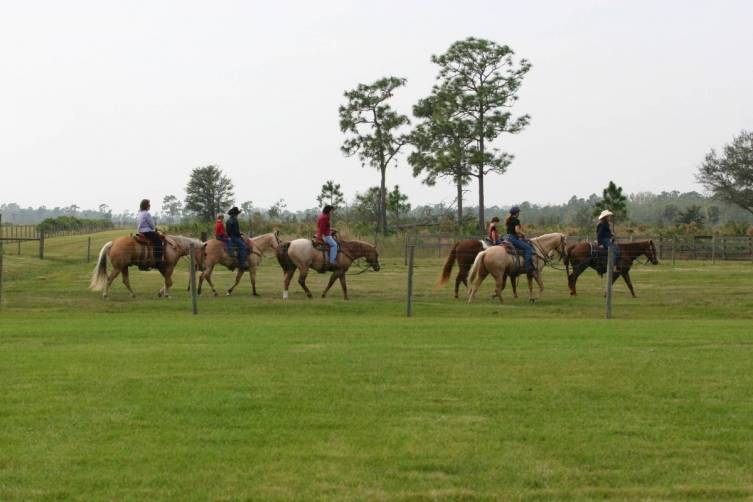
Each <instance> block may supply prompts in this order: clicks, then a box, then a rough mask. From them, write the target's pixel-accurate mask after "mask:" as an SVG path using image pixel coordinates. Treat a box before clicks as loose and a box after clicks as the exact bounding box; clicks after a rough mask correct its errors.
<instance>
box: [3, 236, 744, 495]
mask: <svg viewBox="0 0 753 502" xmlns="http://www.w3.org/2000/svg"><path fill="white" fill-rule="evenodd" d="M112 235H113V234H97V235H95V236H94V243H95V247H96V250H97V251H98V250H99V247H100V246H101V245H102V243H103V242H105V241H106V240H108V239H109V238H111V237H112ZM85 243H86V237H85V236H83V237H66V238H59V239H51V240H50V241H49V242H48V246H47V258H46V259H45V260H44V261H41V262H40V261H39V260H38V259H36V258H33V257H32V255H33V247H34V246H33V245H32V244H27V245H26V246H28V248H26V247H25V248H24V250H23V255H22V256H21V257H16V256H13V255H8V254H6V255H5V257H4V269H5V277H4V284H3V299H2V310H1V311H0V379H1V380H0V381H2V387H1V389H2V390H0V499H2V500H28V499H69V498H73V499H82V500H100V499H117V500H122V499H140V500H143V499H175V500H187V499H188V500H193V499H201V500H205V499H221V500H237V499H292V498H295V499H390V500H391V499H410V500H413V499H419V500H421V499H500V498H501V499H542V500H543V499H595V498H614V499H629V498H636V499H688V498H692V499H696V498H708V499H749V498H751V497H753V441H752V440H751V438H753V372H752V371H751V368H753V363H752V362H751V361H753V288H751V285H752V284H753V264H751V263H734V264H733V263H723V264H716V265H713V266H712V265H711V264H708V263H700V262H678V263H677V264H676V266H674V267H672V266H671V265H670V264H665V263H662V264H661V265H659V266H656V267H654V266H642V265H639V266H637V267H636V268H635V270H634V273H633V282H634V284H635V286H636V291H637V293H638V295H639V298H637V299H632V298H630V296H629V293H628V291H627V288H626V287H625V286H624V284H622V283H620V282H618V285H617V287H616V289H615V300H614V312H615V319H613V320H610V321H606V320H603V319H602V318H603V315H604V300H603V298H602V296H601V292H602V289H601V286H602V283H601V281H600V280H599V279H598V278H597V277H596V275H595V274H594V273H593V272H592V271H589V272H587V273H586V274H584V276H583V277H582V279H581V281H579V295H578V297H576V298H571V297H570V296H569V295H568V293H567V291H566V285H565V277H564V273H563V272H559V271H556V270H547V271H546V273H545V275H544V281H545V283H546V286H547V289H546V290H545V291H544V293H543V296H542V298H541V300H540V301H539V303H537V304H535V305H530V304H528V302H527V301H526V299H525V298H524V296H523V297H521V298H519V299H517V300H513V299H512V298H511V297H510V294H509V290H506V291H505V293H506V304H505V305H499V304H498V303H497V302H496V300H494V301H492V300H490V299H489V293H490V292H491V289H492V286H491V282H490V281H487V283H486V284H485V285H484V288H483V289H482V294H480V295H479V298H478V299H477V301H476V302H475V303H474V304H472V305H468V304H466V303H465V302H464V301H462V300H453V299H452V298H451V291H450V290H449V288H447V289H441V290H437V289H435V288H434V286H433V284H434V282H435V280H436V278H437V275H438V273H439V269H440V267H441V261H440V260H439V259H437V258H433V259H421V260H419V262H418V266H417V268H416V276H415V281H416V295H415V306H414V312H415V317H414V318H412V319H406V318H405V284H406V269H405V267H404V266H403V261H402V257H398V256H395V257H385V258H383V259H382V271H380V272H378V273H374V272H369V273H365V274H362V275H359V276H356V277H352V278H351V279H350V282H349V286H350V296H351V300H350V301H349V302H346V301H344V300H342V297H341V295H340V291H339V288H338V287H337V286H336V288H338V289H333V294H332V296H331V297H330V298H327V299H324V300H322V299H321V298H318V297H315V298H314V299H313V300H308V299H306V298H305V297H304V295H303V293H302V292H301V291H300V289H299V288H298V286H297V284H296V285H295V288H291V298H290V300H288V301H287V302H283V301H282V299H281V287H282V281H281V278H282V276H281V272H280V269H279V266H278V265H277V263H276V261H275V260H274V259H272V258H270V259H268V260H265V262H264V263H263V264H262V267H261V269H260V271H259V291H260V293H261V294H262V297H260V298H252V297H250V295H249V291H250V288H249V284H248V281H247V280H246V281H244V283H242V284H241V285H240V286H239V287H238V289H237V290H236V294H234V295H233V296H232V297H217V298H214V297H202V298H200V300H199V315H198V316H193V315H191V310H190V304H191V303H190V296H189V294H188V293H187V292H186V291H185V289H184V288H185V285H186V284H187V273H186V270H185V265H184V266H183V268H182V269H181V270H180V272H179V273H178V274H177V277H176V287H175V289H174V290H173V297H172V298H169V299H159V298H157V297H156V294H155V293H156V290H157V289H158V287H159V280H158V275H157V273H156V272H137V271H133V272H132V274H131V282H132V284H133V286H134V288H135V290H136V292H137V294H138V297H137V298H136V299H135V300H132V299H130V297H129V296H128V295H127V292H126V290H125V288H124V287H123V286H122V284H121V283H120V282H119V280H118V282H117V283H116V285H115V287H114V289H113V293H112V297H111V298H110V299H109V300H102V298H101V297H100V295H99V294H98V293H92V292H89V291H87V289H86V286H87V285H88V281H89V275H90V272H91V268H92V267H93V262H92V263H89V264H87V263H86V262H85V260H84V258H85ZM8 251H15V247H11V249H6V253H7V252H8ZM230 281H231V276H230V273H229V272H226V271H223V272H220V273H217V274H216V279H215V283H216V284H217V285H218V286H219V287H223V286H224V287H227V286H228V285H229V284H230ZM324 283H325V276H319V275H315V276H311V277H310V286H311V287H312V290H314V292H315V293H316V292H318V291H321V289H322V287H323V285H324Z"/></svg>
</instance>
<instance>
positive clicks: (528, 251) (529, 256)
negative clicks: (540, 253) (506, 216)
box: [507, 235, 533, 271]
mask: <svg viewBox="0 0 753 502" xmlns="http://www.w3.org/2000/svg"><path fill="white" fill-rule="evenodd" d="M507 239H508V240H509V241H510V242H511V243H512V245H513V246H515V248H517V249H519V250H521V251H523V256H524V260H525V264H526V270H529V271H530V270H533V247H531V245H530V244H528V243H527V242H526V241H524V240H521V239H518V236H517V235H509V236H508V238H507Z"/></svg>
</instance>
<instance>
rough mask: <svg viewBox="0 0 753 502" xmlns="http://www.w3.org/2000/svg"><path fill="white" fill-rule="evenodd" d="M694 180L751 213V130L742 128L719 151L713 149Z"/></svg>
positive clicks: (752, 207)
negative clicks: (720, 151)
mask: <svg viewBox="0 0 753 502" xmlns="http://www.w3.org/2000/svg"><path fill="white" fill-rule="evenodd" d="M696 179H697V180H698V182H699V183H701V185H703V186H704V187H705V188H706V189H707V190H708V191H710V192H711V193H712V194H713V195H714V197H716V198H717V199H719V200H722V201H724V202H727V203H729V204H735V205H737V206H739V207H741V208H743V209H745V210H746V211H748V212H750V213H753V131H742V132H741V133H740V135H739V136H736V137H734V138H733V139H732V143H730V144H727V145H724V149H723V150H722V153H717V152H716V150H714V149H713V148H712V149H711V151H710V152H709V153H708V154H706V158H705V160H704V161H703V164H701V167H700V168H699V169H698V173H697V174H696Z"/></svg>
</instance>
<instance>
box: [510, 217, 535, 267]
mask: <svg viewBox="0 0 753 502" xmlns="http://www.w3.org/2000/svg"><path fill="white" fill-rule="evenodd" d="M518 216H520V208H519V207H518V206H513V207H511V208H510V216H508V217H507V219H506V220H505V226H506V227H507V240H509V241H510V243H511V244H512V245H513V246H515V247H516V248H517V249H519V250H521V251H523V256H524V257H525V265H526V272H527V273H529V274H530V273H532V272H533V247H532V246H531V245H530V244H529V243H528V242H526V241H525V240H523V239H525V235H524V234H523V227H522V226H521V224H520V220H519V219H518Z"/></svg>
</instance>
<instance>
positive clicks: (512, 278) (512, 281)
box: [510, 275, 520, 298]
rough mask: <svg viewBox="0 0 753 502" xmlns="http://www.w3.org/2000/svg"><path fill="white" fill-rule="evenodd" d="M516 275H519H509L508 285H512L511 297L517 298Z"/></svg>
mask: <svg viewBox="0 0 753 502" xmlns="http://www.w3.org/2000/svg"><path fill="white" fill-rule="evenodd" d="M518 277H520V276H519V275H511V276H510V285H511V286H512V297H513V298H517V297H518Z"/></svg>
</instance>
